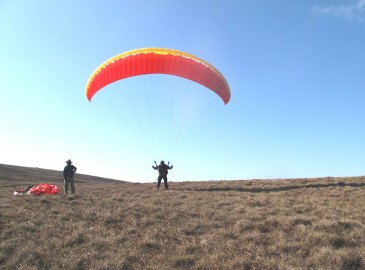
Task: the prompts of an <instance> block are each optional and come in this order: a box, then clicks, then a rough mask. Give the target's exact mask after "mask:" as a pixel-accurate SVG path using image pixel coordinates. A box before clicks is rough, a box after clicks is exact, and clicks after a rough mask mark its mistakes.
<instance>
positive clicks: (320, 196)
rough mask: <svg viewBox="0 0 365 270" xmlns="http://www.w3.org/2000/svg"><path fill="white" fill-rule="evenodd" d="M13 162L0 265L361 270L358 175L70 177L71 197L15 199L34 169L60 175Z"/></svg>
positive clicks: (0, 223)
mask: <svg viewBox="0 0 365 270" xmlns="http://www.w3.org/2000/svg"><path fill="white" fill-rule="evenodd" d="M9 168H10V169H9ZM11 168H12V167H1V166H0V187H1V189H0V203H1V208H0V211H1V212H0V231H1V232H0V235H1V243H0V268H1V269H125V270H126V269H201V270H203V269H207V270H208V269H209V270H214V269H265V270H268V269H331V270H336V269H346V270H347V269H353V270H355V269H356V270H359V269H365V259H364V258H365V214H364V213H365V177H354V178H322V179H292V180H252V181H209V182H178V183H170V186H171V190H169V191H164V190H159V191H157V190H156V189H155V185H154V184H133V183H125V182H115V181H114V182H113V181H106V180H105V181H103V182H101V179H92V177H89V179H90V182H87V179H88V176H78V177H79V179H80V181H79V182H78V183H77V184H76V191H77V195H76V196H75V197H74V198H71V197H64V196H62V195H50V196H45V195H44V196H30V195H29V196H21V197H20V196H13V195H12V192H13V191H14V190H15V189H18V188H19V187H24V186H26V185H28V184H31V183H36V182H40V181H41V182H44V181H45V179H43V180H40V181H37V180H35V179H34V178H33V175H35V173H36V172H38V176H39V177H41V175H42V177H46V176H47V173H48V174H49V177H50V178H49V179H51V180H50V181H48V182H51V183H56V181H57V179H60V177H59V176H60V173H59V172H55V171H41V174H39V170H36V169H33V171H32V170H29V171H28V174H27V169H26V168H25V169H24V170H21V168H19V167H14V168H13V170H11ZM20 172H22V173H23V174H21V173H20ZM21 176H22V177H24V178H22V179H25V178H27V179H29V178H32V179H33V180H32V181H27V182H26V181H20V180H21ZM76 179H77V178H76ZM57 184H58V185H59V186H60V187H62V184H61V182H60V181H59V182H58V183H57Z"/></svg>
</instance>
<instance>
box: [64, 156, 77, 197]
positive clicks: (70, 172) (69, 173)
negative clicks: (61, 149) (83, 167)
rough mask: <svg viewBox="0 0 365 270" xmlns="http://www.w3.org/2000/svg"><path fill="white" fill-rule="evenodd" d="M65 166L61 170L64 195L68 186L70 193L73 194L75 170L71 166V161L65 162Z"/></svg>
mask: <svg viewBox="0 0 365 270" xmlns="http://www.w3.org/2000/svg"><path fill="white" fill-rule="evenodd" d="M66 163H67V165H66V167H65V168H64V169H63V178H64V180H65V195H67V193H68V186H69V185H70V186H71V193H72V194H75V183H74V175H75V172H76V170H77V168H76V167H75V166H74V165H72V161H71V159H69V160H67V161H66Z"/></svg>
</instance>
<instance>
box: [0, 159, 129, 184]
mask: <svg viewBox="0 0 365 270" xmlns="http://www.w3.org/2000/svg"><path fill="white" fill-rule="evenodd" d="M75 180H76V181H77V182H79V183H105V182H108V183H113V182H114V183H121V182H125V183H127V181H122V180H117V179H111V178H104V177H98V176H91V175H86V174H78V173H77V174H76V177H75ZM4 182H7V183H9V182H20V183H21V184H23V185H24V184H36V183H46V182H48V183H62V182H63V175H62V171H56V170H49V169H42V168H37V167H24V166H15V165H6V164H0V183H4Z"/></svg>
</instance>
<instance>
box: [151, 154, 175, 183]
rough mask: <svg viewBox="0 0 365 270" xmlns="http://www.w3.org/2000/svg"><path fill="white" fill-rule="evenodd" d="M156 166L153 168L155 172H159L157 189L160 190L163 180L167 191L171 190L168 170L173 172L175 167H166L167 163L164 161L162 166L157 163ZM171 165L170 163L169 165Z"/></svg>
mask: <svg viewBox="0 0 365 270" xmlns="http://www.w3.org/2000/svg"><path fill="white" fill-rule="evenodd" d="M155 164H156V166H153V165H152V168H154V169H155V170H158V178H157V189H159V188H160V185H161V180H162V179H163V182H164V184H165V189H169V186H168V185H167V174H168V173H169V172H168V170H171V169H172V168H173V167H174V166H172V165H171V167H170V166H169V165H166V164H165V162H164V161H163V160H162V161H161V163H160V165H157V163H156V161H155ZM168 164H170V162H169V163H168Z"/></svg>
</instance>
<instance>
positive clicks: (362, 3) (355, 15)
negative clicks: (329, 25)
mask: <svg viewBox="0 0 365 270" xmlns="http://www.w3.org/2000/svg"><path fill="white" fill-rule="evenodd" d="M312 12H313V13H315V14H319V15H334V16H337V17H341V18H345V19H348V20H356V21H358V22H363V21H364V20H365V0H357V2H355V3H354V4H352V5H343V6H327V7H323V6H322V7H321V6H314V7H313V8H312Z"/></svg>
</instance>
